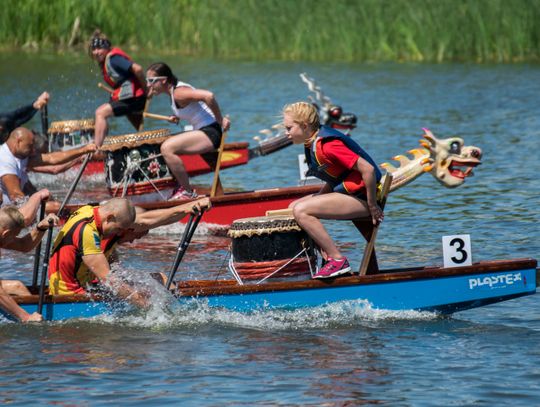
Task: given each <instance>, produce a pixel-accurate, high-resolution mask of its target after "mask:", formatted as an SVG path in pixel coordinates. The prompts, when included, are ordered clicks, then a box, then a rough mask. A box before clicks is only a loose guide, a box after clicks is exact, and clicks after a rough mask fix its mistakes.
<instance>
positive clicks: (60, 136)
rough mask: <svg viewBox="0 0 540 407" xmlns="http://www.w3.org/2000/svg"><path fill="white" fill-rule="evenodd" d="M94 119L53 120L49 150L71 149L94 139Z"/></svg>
mask: <svg viewBox="0 0 540 407" xmlns="http://www.w3.org/2000/svg"><path fill="white" fill-rule="evenodd" d="M94 128H95V127H94V119H84V120H65V121H59V122H52V123H51V125H50V127H49V130H48V131H47V134H48V135H49V151H61V150H70V149H72V148H77V147H81V146H83V145H85V144H88V143H89V142H91V141H93V140H94Z"/></svg>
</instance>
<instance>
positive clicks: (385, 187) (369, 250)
mask: <svg viewBox="0 0 540 407" xmlns="http://www.w3.org/2000/svg"><path fill="white" fill-rule="evenodd" d="M390 185H392V175H391V174H388V173H387V174H386V178H385V179H384V184H383V187H382V191H381V201H380V202H379V206H380V207H381V209H382V210H384V206H385V205H386V197H387V196H388V192H389V191H390ZM378 231H379V225H376V226H373V231H372V232H371V237H370V239H369V241H368V243H367V245H366V248H365V249H364V258H363V259H362V264H361V265H360V273H359V275H361V276H365V275H366V272H367V269H368V265H369V260H370V259H371V253H373V248H374V247H375V239H377V232H378Z"/></svg>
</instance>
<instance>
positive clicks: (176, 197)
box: [168, 187, 198, 201]
mask: <svg viewBox="0 0 540 407" xmlns="http://www.w3.org/2000/svg"><path fill="white" fill-rule="evenodd" d="M197 196H198V195H197V193H196V192H195V190H193V191H188V190H187V189H185V188H184V187H178V188H176V189H175V190H174V191H173V192H172V194H171V196H170V197H169V199H168V201H181V200H184V199H193V198H197Z"/></svg>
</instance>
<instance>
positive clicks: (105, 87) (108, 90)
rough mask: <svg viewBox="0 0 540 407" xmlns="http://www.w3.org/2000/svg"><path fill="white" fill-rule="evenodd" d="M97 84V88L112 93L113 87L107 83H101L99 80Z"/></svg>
mask: <svg viewBox="0 0 540 407" xmlns="http://www.w3.org/2000/svg"><path fill="white" fill-rule="evenodd" d="M97 86H98V88H100V89H103V90H105V91H107V92H109V93H111V94H112V93H114V89H112V88H109V87H108V86H107V85H105V84H103V83H101V82H99V83H98V84H97Z"/></svg>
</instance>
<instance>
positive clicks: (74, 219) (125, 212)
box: [49, 198, 146, 307]
mask: <svg viewBox="0 0 540 407" xmlns="http://www.w3.org/2000/svg"><path fill="white" fill-rule="evenodd" d="M134 222H135V208H134V206H133V205H132V204H131V202H130V201H128V200H127V199H124V198H112V199H111V200H109V201H107V202H105V203H103V204H101V205H99V206H91V205H86V206H83V207H81V208H79V209H78V210H77V211H76V212H74V213H73V214H72V215H71V216H70V218H69V219H68V220H67V222H66V224H65V225H64V227H63V228H62V229H61V230H60V232H59V233H58V236H56V240H55V242H54V245H53V249H52V256H51V258H50V260H49V292H50V293H51V294H53V295H69V294H85V293H87V290H88V287H90V286H92V284H93V282H94V280H96V279H98V280H99V281H100V282H102V283H108V284H109V285H110V286H111V287H112V288H113V289H114V290H115V291H116V294H117V295H118V296H119V297H121V298H124V299H126V298H129V301H130V302H132V303H134V304H135V305H138V306H143V307H144V306H146V301H145V299H144V297H143V296H141V295H140V294H139V293H137V292H136V291H135V290H134V289H132V288H131V287H129V286H128V285H127V284H125V283H123V282H122V281H119V280H118V279H116V278H114V276H113V275H111V268H110V265H109V261H108V259H107V256H106V255H105V253H104V250H103V249H102V241H103V240H104V239H109V238H112V237H113V236H115V235H118V234H119V233H121V232H122V231H124V230H128V229H129V228H131V227H132V226H133V223H134Z"/></svg>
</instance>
